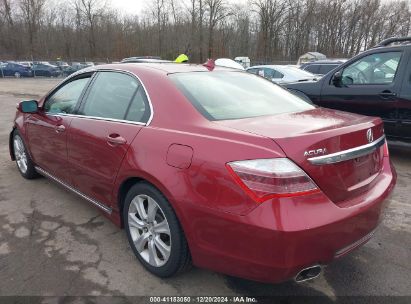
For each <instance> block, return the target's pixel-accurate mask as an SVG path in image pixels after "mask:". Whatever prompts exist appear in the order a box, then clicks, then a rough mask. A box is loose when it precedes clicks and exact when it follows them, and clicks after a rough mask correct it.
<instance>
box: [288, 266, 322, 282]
mask: <svg viewBox="0 0 411 304" xmlns="http://www.w3.org/2000/svg"><path fill="white" fill-rule="evenodd" d="M321 271H322V267H321V265H314V266H310V267H307V268H304V269H303V270H301V271H300V272H299V273H298V274H297V275H296V276H295V278H294V280H295V281H296V282H297V283H301V282H305V281H308V280H312V279H315V278H316V277H318V276H319V275H320V274H321Z"/></svg>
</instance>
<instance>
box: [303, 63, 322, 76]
mask: <svg viewBox="0 0 411 304" xmlns="http://www.w3.org/2000/svg"><path fill="white" fill-rule="evenodd" d="M305 70H306V71H308V72H310V73H313V74H318V73H319V70H320V67H319V65H318V64H312V65H309V66H307V67H306V68H305Z"/></svg>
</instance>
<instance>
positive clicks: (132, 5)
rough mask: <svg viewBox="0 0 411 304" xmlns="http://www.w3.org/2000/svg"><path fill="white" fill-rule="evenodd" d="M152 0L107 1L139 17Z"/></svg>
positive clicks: (242, 0) (235, 1)
mask: <svg viewBox="0 0 411 304" xmlns="http://www.w3.org/2000/svg"><path fill="white" fill-rule="evenodd" d="M148 1H151V0H107V3H108V4H110V6H111V7H113V8H116V9H119V10H121V11H122V12H124V13H127V14H130V15H138V14H139V13H141V11H142V10H143V9H144V8H146V7H147V3H148ZM228 2H231V3H244V2H246V0H228Z"/></svg>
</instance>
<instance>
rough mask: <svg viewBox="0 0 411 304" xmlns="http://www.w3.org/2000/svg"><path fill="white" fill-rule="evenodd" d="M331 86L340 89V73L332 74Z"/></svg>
mask: <svg viewBox="0 0 411 304" xmlns="http://www.w3.org/2000/svg"><path fill="white" fill-rule="evenodd" d="M332 83H333V85H335V86H336V87H342V84H343V83H342V71H338V72H336V73H335V74H334V76H333V79H332Z"/></svg>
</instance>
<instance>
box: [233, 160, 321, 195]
mask: <svg viewBox="0 0 411 304" xmlns="http://www.w3.org/2000/svg"><path fill="white" fill-rule="evenodd" d="M226 167H227V169H228V171H229V172H230V173H231V175H232V176H233V178H234V179H235V181H236V182H237V183H238V184H239V185H240V187H241V188H242V189H243V190H244V191H245V192H246V193H247V194H248V195H249V196H250V197H251V198H252V199H253V200H255V201H256V202H260V203H261V202H263V201H266V200H267V199H270V198H274V197H285V196H298V195H304V194H310V193H315V192H319V189H318V187H317V186H316V185H315V183H314V182H313V181H312V180H311V178H310V177H309V176H308V175H307V174H306V173H305V172H304V171H303V170H301V169H300V168H299V167H298V166H297V165H296V164H294V163H293V162H292V161H290V160H289V159H288V158H273V159H255V160H243V161H235V162H230V163H227V164H226Z"/></svg>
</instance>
